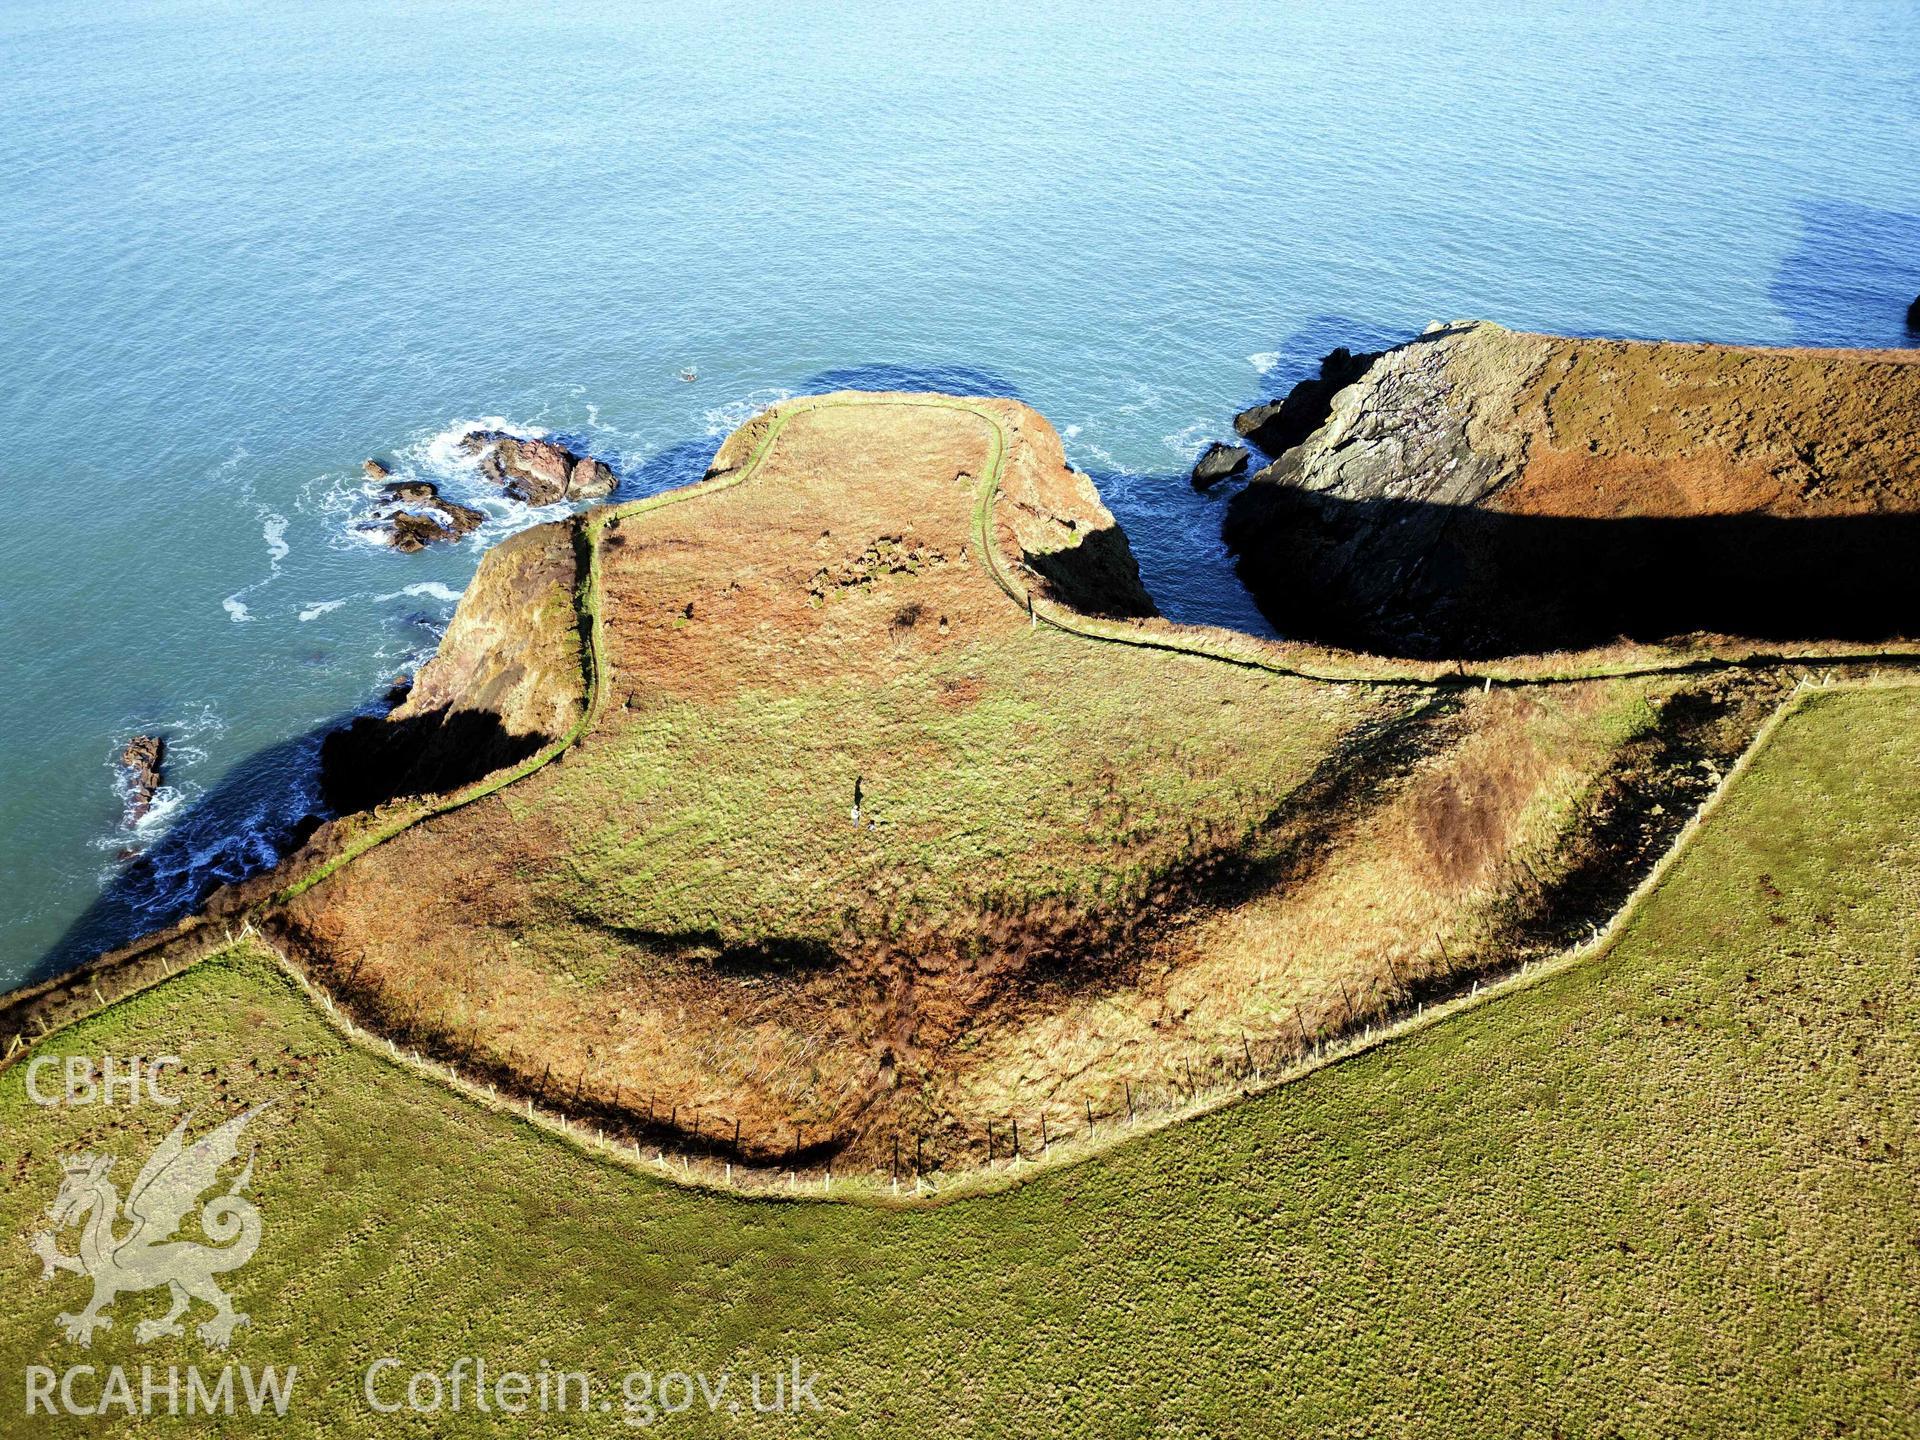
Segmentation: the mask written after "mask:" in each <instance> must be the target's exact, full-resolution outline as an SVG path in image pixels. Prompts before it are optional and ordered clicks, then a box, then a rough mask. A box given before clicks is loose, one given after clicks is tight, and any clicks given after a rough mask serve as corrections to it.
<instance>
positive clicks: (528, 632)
mask: <svg viewBox="0 0 1920 1440" xmlns="http://www.w3.org/2000/svg"><path fill="white" fill-rule="evenodd" d="M582 543H584V542H583V541H582V539H581V536H580V533H579V528H578V524H577V522H575V521H572V520H566V521H560V522H557V523H554V524H549V525H536V526H534V527H533V528H532V529H530V530H525V531H522V532H521V533H520V534H518V535H514V536H512V537H510V538H508V539H506V540H503V541H501V542H500V544H498V545H496V546H494V547H493V549H491V550H489V551H488V552H487V555H486V558H485V559H484V560H482V561H481V564H480V569H479V572H478V573H477V574H476V575H475V576H474V578H473V582H472V583H471V584H470V585H469V586H468V587H467V591H466V594H465V595H463V596H462V597H461V601H460V606H459V608H458V610H456V611H455V612H454V617H453V622H452V624H451V625H449V626H448V627H447V633H446V635H445V636H444V637H443V638H442V640H441V642H440V648H439V650H438V652H437V653H436V654H435V656H434V658H433V659H432V660H430V661H428V662H427V663H426V664H425V665H424V666H422V667H421V669H420V673H419V674H418V675H417V676H415V677H414V679H413V682H412V684H411V686H410V688H408V689H407V690H406V691H405V692H404V693H399V686H398V685H397V684H396V686H395V687H394V691H392V692H389V699H390V700H395V699H397V700H398V703H397V704H396V705H395V707H394V709H393V710H392V711H391V713H389V714H388V715H386V716H385V717H377V716H363V717H361V718H360V719H358V720H355V721H354V722H353V724H351V725H350V726H348V727H346V728H345V729H342V730H337V731H335V732H334V733H333V734H331V735H329V736H328V737H327V739H326V741H325V742H324V744H323V745H322V747H321V772H322V773H321V781H322V788H323V790H324V792H325V796H326V800H327V803H328V805H329V806H331V807H332V808H333V809H335V810H339V811H348V810H359V809H365V808H368V807H369V806H372V805H376V804H379V803H380V802H382V801H384V800H387V799H389V798H391V797H393V796H395V795H402V794H419V793H426V792H430V791H441V790H450V789H455V788H457V787H458V786H460V785H464V784H466V783H467V782H468V781H471V780H475V779H478V778H479V777H481V776H482V775H485V774H488V773H489V772H491V771H493V770H496V769H499V768H500V767H502V766H504V765H511V764H514V763H515V762H517V761H519V760H521V759H523V758H525V757H526V756H528V755H531V754H533V753H534V752H535V751H538V750H540V749H542V748H544V747H545V746H546V745H547V744H548V743H550V742H551V741H552V740H554V739H556V738H557V737H559V736H561V735H564V734H565V733H566V732H567V731H568V730H570V729H572V728H573V726H574V724H575V722H576V721H578V720H579V718H580V715H581V713H582V711H583V709H584V707H585V704H586V679H585V673H584V670H583V660H582V654H581V644H582V640H581V634H580V627H579V618H578V614H577V611H576V609H575V605H574V589H575V586H576V584H577V581H578V573H579V572H578V564H579V561H578V556H577V553H576V552H577V547H578V546H579V545H580V544H582Z"/></svg>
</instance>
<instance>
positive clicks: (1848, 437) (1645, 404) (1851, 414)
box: [1226, 323, 1920, 656]
mask: <svg viewBox="0 0 1920 1440" xmlns="http://www.w3.org/2000/svg"><path fill="white" fill-rule="evenodd" d="M1916 362H1920V355H1915V354H1912V353H1911V352H1905V351H1881V352H1874V351H1810V350H1761V349H1742V348H1735V347H1728V346H1714V345H1673V344H1647V343H1637V342H1625V341H1607V340H1575V339H1564V338H1560V337H1555V336H1547V335H1527V334H1519V333H1515V332H1512V331H1508V330H1505V329H1502V328H1501V327H1499V326H1497V325H1490V324H1484V323H1479V324H1475V323H1467V324H1460V325H1455V326H1449V327H1436V328H1434V329H1433V330H1430V331H1429V332H1428V333H1427V334H1425V335H1423V336H1421V337H1420V338H1419V339H1417V340H1415V341H1412V342H1410V343H1409V344H1406V345H1403V346H1400V347H1398V348H1397V349H1394V350H1391V351H1388V352H1386V353H1384V354H1383V355H1381V356H1380V357H1379V358H1378V360H1377V361H1375V362H1374V363H1372V365H1371V366H1370V368H1368V369H1367V370H1366V371H1365V373H1364V374H1363V375H1362V376H1361V377H1360V378H1359V379H1357V380H1355V381H1354V382H1352V383H1350V384H1349V385H1347V386H1345V387H1342V388H1340V389H1339V390H1337V391H1336V392H1335V393H1334V395H1333V397H1332V399H1331V401H1330V404H1329V412H1328V416H1327V418H1326V420H1325V422H1324V423H1323V424H1321V425H1320V426H1319V427H1318V428H1317V429H1316V430H1314V431H1313V432H1312V433H1311V434H1310V435H1309V436H1308V437H1307V438H1306V439H1304V440H1302V441H1301V442H1299V443H1298V444H1297V445H1294V446H1292V447H1291V448H1288V449H1287V450H1286V451H1285V452H1284V453H1283V454H1282V455H1281V456H1280V458H1279V459H1278V460H1277V461H1275V463H1274V464H1272V465H1270V466H1269V467H1267V469H1265V470H1263V471H1261V472H1260V473H1259V474H1257V475H1256V476H1254V477H1253V479H1252V480H1251V481H1250V482H1249V484H1248V486H1247V488H1246V490H1245V491H1244V492H1242V494H1241V495H1239V496H1237V497H1235V500H1234V502H1233V505H1232V507H1231V508H1230V510H1229V514H1228V519H1227V525H1226V536H1227V540H1228V543H1229V545H1230V546H1231V547H1232V548H1233V550H1234V551H1235V553H1236V555H1237V557H1238V560H1239V564H1240V569H1241V574H1242V576H1243V577H1244V578H1245V579H1246V581H1247V583H1248V585H1249V587H1250V588H1251V589H1252V590H1253V591H1254V594H1255V596H1256V598H1257V599H1258V600H1259V602H1260V604H1261V606H1262V608H1263V609H1264V610H1265V611H1266V613H1267V614H1268V616H1269V617H1270V618H1271V619H1272V621H1273V623H1274V624H1275V625H1276V626H1277V627H1278V628H1279V629H1280V630H1281V631H1282V633H1284V634H1288V635H1292V636H1296V637H1300V638H1307V639H1317V640H1322V641H1327V642H1330V643H1337V644H1344V645H1352V646H1359V647H1364V648H1370V649H1379V650H1386V651H1389V652H1392V653H1400V654H1413V655H1422V656H1453V655H1459V656H1484V655H1491V654H1505V653H1515V652H1524V651H1540V650H1553V649H1567V648H1576V647H1581V646H1587V645H1593V644H1600V643H1605V642H1608V641H1612V640H1615V639H1619V638H1622V637H1625V638H1630V639H1662V638H1668V637H1672V636H1676V635H1682V634H1687V633H1693V632H1711V633H1716V634H1729V635H1739V636H1747V637H1753V638H1767V639H1780V640H1788V639H1816V638H1817V639H1883V638H1890V637H1892V636H1895V635H1909V634H1914V633H1920V614H1916V613H1915V611H1916V599H1915V587H1913V586H1912V585H1911V584H1910V583H1908V582H1907V581H1906V580H1905V578H1904V577H1905V574H1906V571H1907V566H1908V561H1907V559H1906V556H1907V554H1909V553H1910V548H1909V547H1910V546H1911V545H1912V544H1913V543H1915V542H1916V541H1920V363H1916Z"/></svg>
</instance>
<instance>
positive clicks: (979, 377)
mask: <svg viewBox="0 0 1920 1440" xmlns="http://www.w3.org/2000/svg"><path fill="white" fill-rule="evenodd" d="M800 386H801V390H802V391H803V392H804V393H808V394H822V393H824V392H826V391H829V390H934V391H938V392H939V393H940V394H942V395H972V396H977V397H980V398H982V399H994V398H1000V397H1004V398H1006V399H1010V400H1018V399H1019V398H1020V391H1019V390H1018V388H1016V387H1015V386H1014V385H1013V383H1012V382H1011V381H1009V380H1007V379H1006V378H1005V377H1004V376H1001V375H996V374H994V373H993V372H992V371H991V370H981V369H978V368H976V367H974V366H972V365H882V364H872V365H843V366H839V367H837V368H835V369H832V370H821V371H819V372H817V373H816V374H813V375H809V376H808V377H807V378H806V379H805V380H803V381H801V382H800Z"/></svg>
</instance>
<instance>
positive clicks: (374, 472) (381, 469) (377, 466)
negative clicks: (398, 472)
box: [360, 460, 393, 480]
mask: <svg viewBox="0 0 1920 1440" xmlns="http://www.w3.org/2000/svg"><path fill="white" fill-rule="evenodd" d="M360 469H361V471H362V472H363V473H364V474H365V475H366V477H367V478H368V479H369V480H384V479H386V478H387V477H388V476H389V475H391V474H392V473H393V471H391V470H389V469H388V468H387V467H386V466H385V465H382V464H381V463H380V462H379V461H378V460H362V461H361V462H360Z"/></svg>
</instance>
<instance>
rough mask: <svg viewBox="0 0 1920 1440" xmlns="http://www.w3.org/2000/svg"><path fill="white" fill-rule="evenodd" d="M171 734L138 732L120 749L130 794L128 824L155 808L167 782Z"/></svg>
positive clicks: (122, 777)
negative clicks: (154, 800)
mask: <svg viewBox="0 0 1920 1440" xmlns="http://www.w3.org/2000/svg"><path fill="white" fill-rule="evenodd" d="M166 764H167V737H166V736H164V735H136V736H134V737H133V738H132V739H131V740H129V741H128V742H127V745H126V748H125V749H124V750H122V751H121V752H120V767H119V768H120V785H121V790H122V793H123V794H124V795H125V797H126V815H125V823H126V824H127V826H128V827H129V828H131V827H132V826H134V825H137V824H139V823H140V821H141V820H142V819H144V818H145V817H146V814H147V812H148V811H149V810H151V809H152V808H153V797H154V796H155V795H156V794H158V793H159V790H160V787H161V786H162V785H164V784H166V783H167V775H166Z"/></svg>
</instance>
